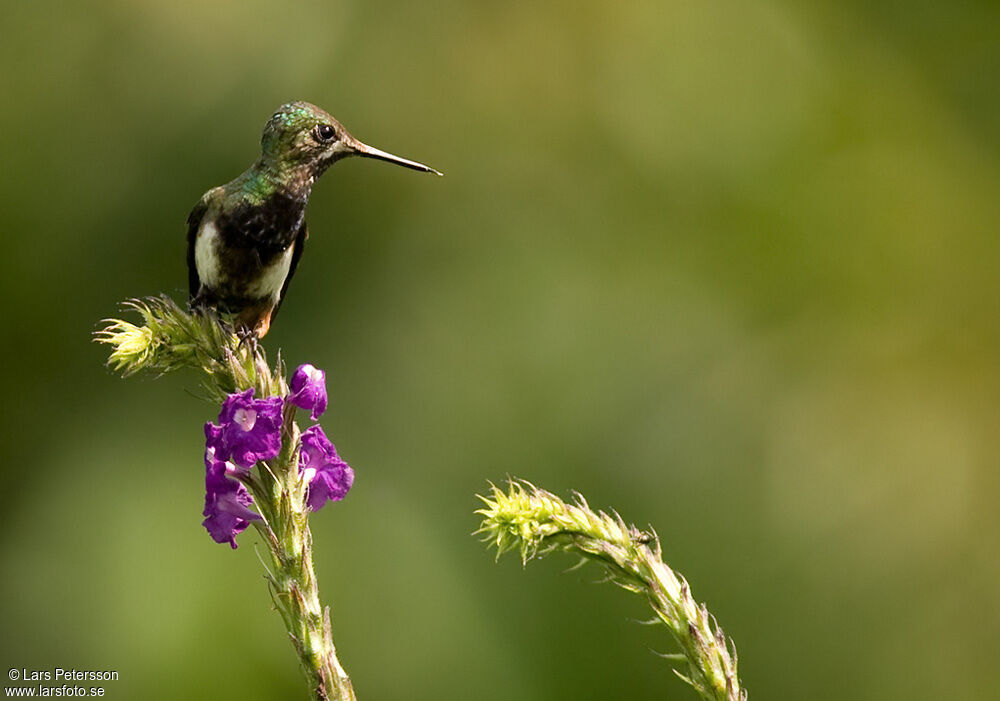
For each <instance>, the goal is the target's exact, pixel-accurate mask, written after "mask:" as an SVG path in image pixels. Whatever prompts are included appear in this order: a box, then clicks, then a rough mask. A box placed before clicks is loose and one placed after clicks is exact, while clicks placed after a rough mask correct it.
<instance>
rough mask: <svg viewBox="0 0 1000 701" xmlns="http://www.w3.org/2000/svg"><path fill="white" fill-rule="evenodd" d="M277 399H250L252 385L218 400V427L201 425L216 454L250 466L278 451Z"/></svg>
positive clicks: (278, 410)
mask: <svg viewBox="0 0 1000 701" xmlns="http://www.w3.org/2000/svg"><path fill="white" fill-rule="evenodd" d="M281 404H282V402H281V398H280V397H267V398H266V399H254V398H253V388H250V389H248V390H247V391H245V392H241V393H239V394H230V395H229V396H228V397H226V401H225V402H223V403H222V411H221V412H220V413H219V424H220V425H219V426H212V427H211V429H210V428H209V426H206V427H205V437H206V438H207V439H208V441H209V443H210V444H212V443H214V445H215V447H216V449H217V450H218V452H219V455H220V457H224V458H229V459H231V460H232V461H233V462H235V463H236V464H237V465H239V466H240V467H246V468H249V467H253V466H254V464H256V463H258V462H260V461H261V460H269V459H271V458H273V457H274V456H276V455H277V454H278V453H279V452H281Z"/></svg>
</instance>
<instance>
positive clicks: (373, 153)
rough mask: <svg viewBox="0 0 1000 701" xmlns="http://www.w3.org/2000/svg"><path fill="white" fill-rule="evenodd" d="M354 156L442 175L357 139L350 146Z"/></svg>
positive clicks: (428, 167)
mask: <svg viewBox="0 0 1000 701" xmlns="http://www.w3.org/2000/svg"><path fill="white" fill-rule="evenodd" d="M351 146H352V150H353V151H354V154H355V155H357V156H364V157H365V158H375V159H377V160H379V161H385V162H386V163H395V164H396V165H398V166H403V167H404V168H410V169H412V170H419V171H421V172H422V173H434V175H444V173H440V172H438V171H436V170H434V169H433V168H431V167H430V166H425V165H424V164H423V163H417V162H416V161H411V160H408V159H406V158H400V157H399V156H394V155H392V154H391V153H387V152H385V151H381V150H379V149H377V148H375V147H374V146H369V145H368V144H363V143H361V142H360V141H358V140H357V139H355V140H354V143H352V144H351Z"/></svg>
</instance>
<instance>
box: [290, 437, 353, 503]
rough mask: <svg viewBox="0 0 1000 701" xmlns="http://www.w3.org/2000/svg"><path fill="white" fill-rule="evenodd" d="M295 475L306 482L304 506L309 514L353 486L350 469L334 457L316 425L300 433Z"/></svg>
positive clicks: (342, 496) (332, 447) (338, 457)
mask: <svg viewBox="0 0 1000 701" xmlns="http://www.w3.org/2000/svg"><path fill="white" fill-rule="evenodd" d="M299 472H301V473H302V475H303V476H304V477H305V479H306V481H307V482H309V498H308V499H307V503H308V504H309V508H310V509H311V510H313V511H319V510H320V509H321V508H322V507H323V505H324V504H326V502H328V501H340V500H341V499H343V498H344V496H345V495H346V494H347V492H348V490H350V488H351V485H352V484H354V470H352V469H351V468H350V467H349V466H348V464H347V463H346V462H344V461H343V460H342V459H341V458H340V456H339V455H337V449H336V448H335V447H334V446H333V443H331V442H330V439H329V438H327V437H326V434H325V433H323V429H322V428H320V427H319V426H312V427H310V428H307V429H306V430H305V431H303V432H302V449H301V450H300V451H299Z"/></svg>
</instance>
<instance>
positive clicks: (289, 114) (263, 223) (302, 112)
mask: <svg viewBox="0 0 1000 701" xmlns="http://www.w3.org/2000/svg"><path fill="white" fill-rule="evenodd" d="M347 156H364V157H365V158H377V159H379V160H382V161H388V162H389V163H395V164H397V165H401V166H405V167H406V168H412V169H413V170H420V171H423V172H425V173H435V174H437V175H441V173H438V171H436V170H434V169H433V168H429V167H428V166H425V165H423V164H422V163H416V162H415V161H408V160H406V159H405V158H400V157H399V156H394V155H392V154H391V153H386V152H385V151H380V150H378V149H377V148H372V147H371V146H367V145H365V144H363V143H361V142H360V141H358V140H357V139H355V138H354V137H353V136H351V135H350V134H349V133H348V132H347V130H346V129H345V128H344V127H343V125H341V123H340V122H338V121H337V120H336V119H334V118H333V117H331V116H330V115H329V114H327V113H326V112H325V111H323V110H321V109H320V108H319V107H316V106H315V105H311V104H309V103H308V102H289V103H288V104H286V105H282V106H281V107H279V108H278V111H277V112H275V113H274V114H273V115H272V116H271V118H270V119H269V120H268V121H267V124H265V125H264V133H263V135H262V136H261V155H260V158H259V159H257V161H256V162H255V163H254V164H253V165H252V166H250V167H249V168H247V169H246V170H245V171H244V172H243V173H242V174H241V175H240V176H239V177H237V178H236V179H235V180H232V181H230V182H228V183H226V184H225V185H222V186H220V187H216V188H212V189H211V190H209V191H208V192H206V193H205V194H204V195H202V197H201V200H200V201H199V202H198V204H197V205H195V207H194V209H192V210H191V214H189V215H188V219H187V224H188V235H187V264H188V283H189V287H190V292H191V301H190V304H191V308H192V309H199V308H206V307H211V308H215V309H217V310H218V311H220V312H224V313H229V314H233V315H235V321H236V326H237V331H238V332H239V333H240V334H241V335H242V336H243V337H244V338H248V339H249V338H253V339H257V338H263V337H264V334H266V333H267V331H268V329H269V328H270V326H271V322H272V321H274V315H275V314H277V312H278V308H279V307H280V306H281V303H282V301H284V299H285V294H286V293H287V292H288V283H289V282H291V279H292V275H294V274H295V268H296V266H297V265H298V262H299V258H301V257H302V247H303V246H304V245H305V241H306V239H307V238H308V237H309V232H308V229H307V228H306V221H305V211H306V205H307V204H308V203H309V194H310V192H311V191H312V186H313V183H315V182H316V179H317V178H318V177H319V176H320V175H322V174H323V172H324V171H325V170H326V169H327V168H329V167H330V166H331V165H333V164H334V163H335V162H336V161H338V160H340V159H341V158H346V157H347Z"/></svg>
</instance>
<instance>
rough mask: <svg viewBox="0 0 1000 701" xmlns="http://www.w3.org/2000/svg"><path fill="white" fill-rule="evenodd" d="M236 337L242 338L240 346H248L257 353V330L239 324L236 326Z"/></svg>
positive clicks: (252, 351)
mask: <svg viewBox="0 0 1000 701" xmlns="http://www.w3.org/2000/svg"><path fill="white" fill-rule="evenodd" d="M236 337H237V338H238V339H240V342H239V347H243V346H246V347H247V348H249V349H250V352H251V353H253V354H256V353H257V340H258V336H257V330H256V329H253V328H250V327H249V326H239V327H237V328H236Z"/></svg>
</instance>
